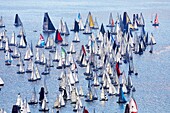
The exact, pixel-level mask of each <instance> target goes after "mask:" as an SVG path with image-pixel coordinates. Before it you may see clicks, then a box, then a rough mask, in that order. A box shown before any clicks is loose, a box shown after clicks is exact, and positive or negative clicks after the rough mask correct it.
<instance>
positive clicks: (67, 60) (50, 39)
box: [0, 12, 159, 113]
mask: <svg viewBox="0 0 170 113" xmlns="http://www.w3.org/2000/svg"><path fill="white" fill-rule="evenodd" d="M132 17H133V18H132V21H131V19H130V17H129V15H128V14H127V12H124V13H123V16H121V15H119V14H117V17H116V18H115V19H114V18H113V15H112V13H110V15H109V18H108V23H98V21H97V17H95V18H93V15H92V13H91V12H89V13H88V15H87V18H86V21H85V23H83V18H82V16H81V14H80V13H78V16H77V17H76V19H75V20H74V22H73V27H72V28H71V29H70V30H69V27H68V23H66V22H65V21H64V19H63V18H61V19H60V20H59V27H58V28H57V29H56V28H55V27H54V25H53V22H52V20H51V19H50V16H49V14H48V12H46V13H44V17H43V25H42V28H43V29H42V33H40V35H39V37H37V40H34V42H35V41H37V43H36V44H35V43H32V41H31V42H28V41H27V35H28V34H26V33H25V30H24V25H23V23H22V22H21V19H20V17H19V14H16V15H15V21H14V26H15V27H20V32H19V34H18V35H16V33H15V32H12V34H11V36H10V37H8V36H6V32H7V31H6V30H5V29H4V28H5V24H4V23H5V22H4V21H3V18H2V16H1V18H0V28H1V33H0V51H1V55H3V54H4V56H5V57H4V59H5V60H4V65H6V66H10V65H14V64H16V66H17V67H18V71H17V70H16V73H17V74H20V75H24V74H25V73H26V74H28V76H29V78H28V82H30V84H31V83H32V82H35V81H43V86H42V87H39V88H37V89H36V88H35V87H33V88H32V91H30V95H32V96H31V98H30V99H28V98H26V97H22V93H21V92H18V95H17V94H16V103H13V107H12V109H11V111H12V113H30V112H31V109H30V106H32V105H34V104H40V108H39V111H40V112H47V111H48V112H49V111H50V112H51V113H53V112H54V111H56V112H57V113H59V112H60V109H61V108H62V107H65V106H67V104H66V102H68V101H69V102H70V104H72V105H73V108H72V111H70V112H76V113H88V112H89V111H88V108H86V106H84V105H83V102H82V101H85V102H87V103H88V102H89V103H91V102H93V101H110V100H109V98H108V97H109V96H112V97H113V98H116V99H117V103H118V104H123V105H124V106H125V110H124V113H137V112H138V107H137V102H136V100H135V98H134V96H133V95H132V93H135V90H134V89H135V87H134V85H133V81H132V77H135V76H136V75H138V72H137V66H136V65H134V63H133V61H134V57H133V56H134V55H142V54H143V53H144V52H150V53H151V54H152V53H154V50H153V46H154V45H155V44H156V40H155V37H154V34H153V33H148V32H147V31H146V30H145V24H146V23H145V20H144V16H143V14H142V13H140V14H134V15H132ZM69 24H70V23H69ZM152 25H153V26H159V22H158V15H157V14H156V16H155V19H154V21H153V22H152ZM70 32H73V33H74V37H72V41H71V42H69V41H68V37H69V35H70ZM45 34H47V35H45ZM82 35H87V37H88V38H87V39H82V38H81V37H82ZM45 36H47V37H45ZM18 40H19V41H18ZM81 40H87V43H81ZM34 44H35V45H34ZM78 45H80V46H78ZM146 48H150V50H149V51H147V49H146ZM14 62H16V63H14ZM122 65H124V66H126V67H127V68H128V71H127V72H125V70H123V68H122V67H123V66H122ZM39 67H43V70H40V68H39ZM55 70H58V71H59V73H56V75H55V76H56V77H57V78H58V83H59V89H58V92H57V94H54V95H56V99H55V100H54V101H52V102H51V101H48V98H47V95H48V93H50V91H51V90H53V89H50V88H48V85H47V83H46V79H45V78H48V77H49V76H51V75H50V73H51V71H55ZM139 74H140V73H139ZM43 76H46V77H43ZM42 78H44V79H42ZM133 80H135V79H133ZM80 82H81V83H83V84H86V86H87V87H82V86H80V85H79V83H80ZM4 85H5V81H3V78H1V77H0V86H4ZM97 87H98V88H97ZM38 89H39V91H38ZM55 90H56V89H55ZM84 90H86V92H84ZM98 93H100V94H98ZM126 95H131V96H130V97H131V98H130V100H129V99H127V98H126ZM38 97H39V98H38ZM137 101H138V100H137ZM48 103H53V106H48ZM94 107H95V106H94ZM95 111H98V110H97V107H95V109H94V111H93V112H92V113H95ZM98 112H101V111H98ZM0 113H6V112H5V111H4V109H0Z"/></svg>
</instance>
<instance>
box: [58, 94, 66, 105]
mask: <svg viewBox="0 0 170 113" xmlns="http://www.w3.org/2000/svg"><path fill="white" fill-rule="evenodd" d="M59 102H60V105H61V107H64V106H65V101H64V98H63V96H62V94H61V93H60V94H59Z"/></svg>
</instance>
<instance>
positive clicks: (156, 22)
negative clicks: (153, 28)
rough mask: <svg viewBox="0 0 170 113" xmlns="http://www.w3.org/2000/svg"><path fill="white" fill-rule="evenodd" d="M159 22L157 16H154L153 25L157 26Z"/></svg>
mask: <svg viewBox="0 0 170 113" xmlns="http://www.w3.org/2000/svg"><path fill="white" fill-rule="evenodd" d="M158 23H159V22H158V15H157V14H156V16H155V20H154V24H158Z"/></svg>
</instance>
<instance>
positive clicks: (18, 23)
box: [14, 14, 22, 27]
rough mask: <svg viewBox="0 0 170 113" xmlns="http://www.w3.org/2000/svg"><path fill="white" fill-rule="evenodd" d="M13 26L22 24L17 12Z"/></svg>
mask: <svg viewBox="0 0 170 113" xmlns="http://www.w3.org/2000/svg"><path fill="white" fill-rule="evenodd" d="M14 26H16V27H18V26H22V22H21V19H20V18H19V16H18V14H16V15H15V21H14Z"/></svg>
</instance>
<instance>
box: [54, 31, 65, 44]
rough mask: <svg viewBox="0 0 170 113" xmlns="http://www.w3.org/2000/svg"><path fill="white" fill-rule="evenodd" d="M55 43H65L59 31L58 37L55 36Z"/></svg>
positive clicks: (57, 32)
mask: <svg viewBox="0 0 170 113" xmlns="http://www.w3.org/2000/svg"><path fill="white" fill-rule="evenodd" d="M54 41H55V43H59V42H62V41H63V39H62V37H61V35H60V33H59V31H58V29H57V30H56V35H55V40H54Z"/></svg>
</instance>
